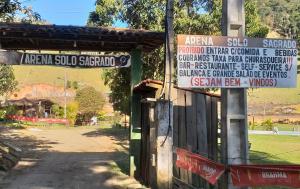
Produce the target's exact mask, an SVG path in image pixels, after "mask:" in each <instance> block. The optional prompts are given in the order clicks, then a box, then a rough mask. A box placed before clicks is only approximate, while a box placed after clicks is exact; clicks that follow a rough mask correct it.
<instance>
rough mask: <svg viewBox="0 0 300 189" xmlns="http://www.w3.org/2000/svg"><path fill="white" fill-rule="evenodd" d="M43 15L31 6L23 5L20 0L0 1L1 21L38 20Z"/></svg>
mask: <svg viewBox="0 0 300 189" xmlns="http://www.w3.org/2000/svg"><path fill="white" fill-rule="evenodd" d="M40 20H41V17H40V15H39V14H38V13H36V12H34V11H33V10H32V8H31V7H26V6H23V5H22V3H21V1H19V0H1V1H0V21H1V22H15V21H19V22H37V21H40Z"/></svg>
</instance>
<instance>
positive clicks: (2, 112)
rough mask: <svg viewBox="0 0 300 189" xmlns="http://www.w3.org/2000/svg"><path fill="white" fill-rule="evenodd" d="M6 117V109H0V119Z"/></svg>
mask: <svg viewBox="0 0 300 189" xmlns="http://www.w3.org/2000/svg"><path fill="white" fill-rule="evenodd" d="M5 118H6V110H0V120H2V121H3V120H4V119H5Z"/></svg>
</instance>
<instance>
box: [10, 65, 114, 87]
mask: <svg viewBox="0 0 300 189" xmlns="http://www.w3.org/2000/svg"><path fill="white" fill-rule="evenodd" d="M13 68H14V74H15V77H16V80H17V81H18V82H19V85H20V86H23V85H30V84H41V83H43V84H50V85H55V86H63V85H64V82H63V80H61V79H58V78H64V74H65V70H66V72H67V80H69V81H77V82H78V83H79V85H80V86H92V87H94V88H95V89H97V90H98V91H102V92H108V91H109V89H108V87H107V86H105V85H104V82H103V80H102V70H101V69H77V68H61V67H54V66H24V65H23V66H13Z"/></svg>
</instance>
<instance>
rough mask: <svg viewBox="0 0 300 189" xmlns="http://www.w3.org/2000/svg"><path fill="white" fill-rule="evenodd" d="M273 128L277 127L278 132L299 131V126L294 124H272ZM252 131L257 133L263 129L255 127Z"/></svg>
mask: <svg viewBox="0 0 300 189" xmlns="http://www.w3.org/2000/svg"><path fill="white" fill-rule="evenodd" d="M274 127H277V128H278V130H279V131H294V129H295V131H300V125H295V124H279V123H274ZM254 130H258V131H264V130H265V128H264V127H262V126H256V127H255V128H254Z"/></svg>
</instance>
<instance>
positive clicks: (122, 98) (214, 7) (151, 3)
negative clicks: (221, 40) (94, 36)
mask: <svg viewBox="0 0 300 189" xmlns="http://www.w3.org/2000/svg"><path fill="white" fill-rule="evenodd" d="M107 2H112V1H110V0H98V1H96V10H95V11H93V12H92V13H91V14H90V18H89V21H88V23H89V24H91V25H94V26H107V25H112V24H113V21H115V20H121V21H123V22H125V23H127V24H128V25H129V27H130V28H134V29H148V30H154V31H164V28H165V23H164V21H165V1H161V0H147V1H145V0H141V1H138V0H134V1H132V0H123V1H121V0H116V1H113V2H114V3H115V4H111V3H110V4H109V5H110V6H108V7H105V6H103V5H104V4H106V3H107ZM221 6H222V2H221V0H214V1H208V0H175V10H174V12H175V14H174V15H175V18H174V30H175V33H177V34H181V33H182V34H183V33H184V34H203V35H221V16H222V7H221ZM112 7H114V8H113V9H112ZM245 9H246V25H247V27H246V32H247V35H249V36H252V37H264V36H265V35H266V34H267V33H268V28H266V27H265V26H264V25H263V24H262V23H261V21H260V19H259V15H258V13H257V9H256V4H255V2H254V1H251V0H246V7H245ZM103 15H104V16H103ZM100 18H103V19H100ZM104 18H105V19H104ZM99 20H101V22H99ZM105 20H106V21H107V22H105ZM103 22H105V23H103ZM163 54H164V50H163V48H160V49H157V50H155V51H153V52H151V53H149V54H144V55H143V73H142V75H143V78H144V79H145V78H152V79H158V80H162V79H163V72H164V63H163V61H164V58H163V57H164V56H163ZM153 65H155V66H153ZM103 76H104V80H105V83H106V84H107V85H108V86H109V87H110V88H111V91H112V93H111V95H110V101H111V102H112V103H113V105H114V108H115V110H119V111H121V112H122V113H127V114H128V112H129V96H130V70H129V69H126V68H124V69H119V70H107V71H105V72H104V75H103Z"/></svg>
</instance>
